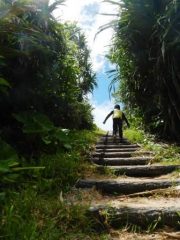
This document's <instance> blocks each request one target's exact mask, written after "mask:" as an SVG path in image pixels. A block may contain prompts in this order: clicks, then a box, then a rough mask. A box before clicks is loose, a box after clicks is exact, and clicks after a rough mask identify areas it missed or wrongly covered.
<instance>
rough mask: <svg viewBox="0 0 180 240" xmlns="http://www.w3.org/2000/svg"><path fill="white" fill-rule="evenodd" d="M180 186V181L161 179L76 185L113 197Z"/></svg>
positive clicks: (86, 182)
mask: <svg viewBox="0 0 180 240" xmlns="http://www.w3.org/2000/svg"><path fill="white" fill-rule="evenodd" d="M176 185H180V179H176V180H161V179H140V180H134V179H133V181H130V180H112V179H107V180H98V179H87V180H79V181H78V182H77V183H76V187H77V188H93V187H95V188H96V189H97V190H100V191H101V192H102V193H106V194H111V195H122V194H124V195H125V194H132V193H138V192H144V191H149V190H153V189H162V188H169V187H171V186H176Z"/></svg>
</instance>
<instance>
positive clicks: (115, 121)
mask: <svg viewBox="0 0 180 240" xmlns="http://www.w3.org/2000/svg"><path fill="white" fill-rule="evenodd" d="M117 130H118V124H117V119H115V118H114V119H113V136H116V134H117Z"/></svg>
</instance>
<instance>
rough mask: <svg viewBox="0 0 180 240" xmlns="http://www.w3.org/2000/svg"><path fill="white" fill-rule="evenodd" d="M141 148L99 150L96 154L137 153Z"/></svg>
mask: <svg viewBox="0 0 180 240" xmlns="http://www.w3.org/2000/svg"><path fill="white" fill-rule="evenodd" d="M138 150H139V148H108V149H106V148H97V149H96V152H99V153H101V152H136V151H138Z"/></svg>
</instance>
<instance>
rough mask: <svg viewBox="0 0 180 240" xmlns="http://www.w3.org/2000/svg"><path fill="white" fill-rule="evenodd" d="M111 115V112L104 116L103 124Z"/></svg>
mask: <svg viewBox="0 0 180 240" xmlns="http://www.w3.org/2000/svg"><path fill="white" fill-rule="evenodd" d="M112 114H113V111H112V112H110V113H109V114H108V115H107V116H106V118H105V119H104V122H103V123H104V124H105V123H106V121H107V120H108V118H109V117H110V116H111V115H112Z"/></svg>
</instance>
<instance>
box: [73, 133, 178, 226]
mask: <svg viewBox="0 0 180 240" xmlns="http://www.w3.org/2000/svg"><path fill="white" fill-rule="evenodd" d="M91 162H92V164H93V165H94V166H96V168H97V170H100V171H101V172H102V170H105V171H104V172H106V171H108V172H110V173H112V175H113V177H109V175H107V177H105V178H103V179H99V178H98V179H81V180H79V181H78V182H77V184H76V187H77V188H83V189H91V188H94V189H96V190H97V191H98V192H100V193H101V194H102V200H101V201H99V202H97V201H94V202H93V201H92V203H91V208H90V209H89V212H90V214H91V216H93V217H94V218H96V220H97V222H100V223H101V227H102V226H103V227H105V228H107V227H114V228H120V227H123V226H127V225H134V226H138V227H141V228H145V229H148V228H157V227H162V226H169V227H173V228H175V229H180V198H179V196H180V194H179V193H180V191H179V185H180V179H178V178H173V177H172V176H171V173H172V172H173V171H175V170H176V169H180V165H169V166H163V165H160V164H158V165H157V164H153V153H152V152H148V151H143V150H142V149H141V148H140V146H139V145H138V144H131V143H130V142H129V141H128V140H126V139H123V141H122V142H119V140H118V139H116V141H115V140H114V139H113V138H112V136H111V135H108V134H107V135H106V136H103V137H102V138H101V139H100V140H99V141H98V142H97V145H96V149H95V152H93V153H92V156H91ZM166 189H167V191H164V190H166ZM168 191H170V192H171V191H176V195H175V196H172V195H171V194H170V195H169V196H166V195H165V194H167V192H168ZM161 193H162V194H161ZM103 196H104V199H105V200H103ZM107 196H108V198H107Z"/></svg>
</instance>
